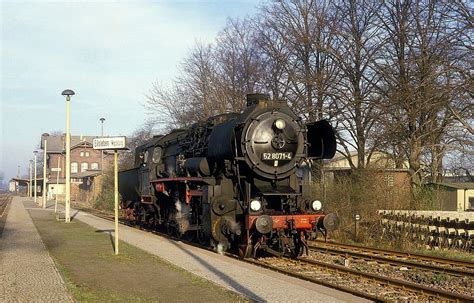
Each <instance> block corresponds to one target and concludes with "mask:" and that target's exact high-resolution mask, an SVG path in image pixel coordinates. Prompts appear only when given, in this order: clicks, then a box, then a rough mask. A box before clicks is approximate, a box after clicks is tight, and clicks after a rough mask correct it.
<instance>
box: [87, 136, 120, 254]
mask: <svg viewBox="0 0 474 303" xmlns="http://www.w3.org/2000/svg"><path fill="white" fill-rule="evenodd" d="M126 141H127V140H126V137H124V136H121V137H106V138H103V137H102V138H95V139H94V140H92V147H93V148H94V149H98V150H101V151H103V150H113V151H114V198H115V199H114V200H115V201H114V209H115V232H114V240H115V242H114V251H115V254H116V255H118V253H119V244H118V243H119V241H118V239H119V235H118V208H119V205H118V194H119V193H118V151H119V150H127V147H126ZM101 169H102V167H101Z"/></svg>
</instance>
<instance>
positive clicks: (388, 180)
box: [385, 174, 394, 187]
mask: <svg viewBox="0 0 474 303" xmlns="http://www.w3.org/2000/svg"><path fill="white" fill-rule="evenodd" d="M385 182H386V184H387V186H388V187H393V185H394V176H393V174H386V175H385Z"/></svg>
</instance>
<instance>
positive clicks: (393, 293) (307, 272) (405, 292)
mask: <svg viewBox="0 0 474 303" xmlns="http://www.w3.org/2000/svg"><path fill="white" fill-rule="evenodd" d="M252 263H255V264H257V265H261V266H264V267H266V268H269V269H272V270H276V271H278V272H281V273H285V274H288V275H292V276H296V277H298V278H300V279H304V280H307V281H311V282H314V283H318V284H322V285H325V286H328V287H332V288H336V289H340V290H342V291H346V292H349V293H352V294H354V295H358V296H361V297H365V298H368V299H371V300H375V301H383V302H385V301H408V302H433V301H443V302H447V301H450V302H473V300H474V297H472V296H469V295H463V294H458V293H454V292H449V291H445V290H442V289H437V288H433V287H428V286H425V285H422V284H418V283H411V282H407V281H404V280H398V279H393V278H389V277H386V276H381V275H376V274H372V273H366V272H361V271H358V270H354V269H350V268H346V267H344V266H340V265H334V264H329V263H326V262H319V261H316V260H309V259H305V258H303V259H301V258H300V259H296V260H293V259H286V258H280V259H278V258H261V259H260V260H259V261H252Z"/></svg>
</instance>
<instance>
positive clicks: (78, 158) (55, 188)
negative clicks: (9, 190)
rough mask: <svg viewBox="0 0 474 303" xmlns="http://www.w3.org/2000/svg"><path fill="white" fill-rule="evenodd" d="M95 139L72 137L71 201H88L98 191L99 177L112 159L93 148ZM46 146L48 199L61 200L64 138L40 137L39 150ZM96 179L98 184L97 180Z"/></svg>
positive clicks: (91, 137) (64, 151) (63, 177)
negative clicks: (57, 196)
mask: <svg viewBox="0 0 474 303" xmlns="http://www.w3.org/2000/svg"><path fill="white" fill-rule="evenodd" d="M94 138H97V137H96V136H73V135H71V200H73V201H74V200H76V201H78V200H80V201H85V202H87V201H91V200H93V199H94V197H95V195H96V194H97V192H98V189H99V188H100V184H99V183H100V177H101V175H102V172H103V171H104V170H107V169H109V168H110V167H111V165H112V164H111V160H112V158H113V157H112V156H111V155H109V154H108V153H107V152H105V151H104V152H103V153H102V152H101V151H100V150H95V149H93V148H92V140H93V139H94ZM45 140H46V141H47V146H46V155H47V156H46V175H47V180H48V181H47V190H46V192H47V195H48V198H53V197H55V195H59V197H63V196H64V195H65V193H66V185H65V179H66V134H62V135H49V134H47V133H44V134H42V135H41V149H42V150H43V151H44V149H45V146H44V142H45ZM96 179H97V180H96Z"/></svg>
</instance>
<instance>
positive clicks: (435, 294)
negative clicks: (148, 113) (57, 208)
mask: <svg viewBox="0 0 474 303" xmlns="http://www.w3.org/2000/svg"><path fill="white" fill-rule="evenodd" d="M76 209H79V210H82V211H86V212H89V213H92V214H93V215H96V216H98V217H101V218H104V219H107V220H111V221H113V216H112V215H110V214H108V213H105V212H99V211H96V210H91V209H86V208H76ZM121 224H125V225H127V226H130V225H129V224H126V223H125V222H123V221H121ZM137 228H138V227H137ZM148 231H149V230H148ZM152 232H153V233H155V234H159V235H163V236H168V235H167V234H165V233H161V232H156V231H152ZM172 238H174V237H172ZM175 239H177V238H175ZM177 240H178V239H177ZM179 240H180V241H183V242H186V243H189V242H188V241H185V240H183V239H179ZM189 244H192V245H195V246H198V247H202V248H205V249H209V250H210V248H208V247H203V246H202V245H199V244H196V243H194V242H191V243H189ZM318 244H319V243H318ZM332 244H334V243H330V245H332ZM319 245H321V244H319ZM330 245H327V246H330ZM336 245H338V244H335V246H336ZM315 247H316V246H314V245H312V246H311V247H310V248H311V249H312V250H317V249H326V252H327V253H329V250H328V249H327V247H326V248H321V247H318V248H315ZM361 249H365V248H361ZM369 250H370V249H369ZM335 252H336V249H333V253H335ZM388 252H389V251H384V253H385V255H387V254H388ZM338 253H344V254H346V255H347V254H348V250H347V248H346V250H345V251H343V252H342V250H340V251H339V252H338ZM359 254H362V253H359ZM400 254H404V253H400ZM227 255H229V256H230V257H233V258H238V257H237V256H235V255H231V254H227ZM365 256H367V257H373V260H374V259H377V262H385V263H388V264H394V263H396V264H397V265H401V263H397V261H394V260H393V259H391V258H388V257H380V256H377V257H374V256H368V255H365ZM365 256H362V255H361V256H360V258H362V257H365ZM353 257H356V255H353ZM427 258H428V257H427ZM435 259H437V258H435ZM365 260H366V259H365ZM442 260H443V261H444V262H448V261H450V260H448V259H442ZM244 261H245V262H248V263H251V264H255V265H258V266H261V267H264V268H267V269H271V270H274V271H277V272H280V273H284V274H286V275H289V276H293V277H296V278H299V279H303V280H307V281H310V282H313V283H317V284H321V285H324V286H328V287H331V288H334V289H338V290H341V291H345V292H348V293H352V294H354V295H357V296H360V297H364V298H368V299H371V300H374V301H380V302H386V301H398V300H405V301H427V302H428V301H443V302H446V301H450V302H473V301H474V297H473V296H471V295H466V294H460V293H456V292H451V291H446V290H443V289H439V288H435V287H429V286H426V285H423V284H419V283H413V282H409V281H405V280H401V279H394V278H391V277H386V276H383V275H378V274H373V273H368V272H363V271H360V270H356V269H351V268H348V267H345V266H341V265H337V264H331V263H328V262H322V261H318V260H314V259H311V258H298V259H289V258H273V257H272V258H259V259H258V260H253V259H245V260H244ZM453 261H454V260H453ZM400 262H403V261H400ZM406 262H408V263H403V265H405V266H408V265H409V264H411V263H414V262H409V261H406ZM460 262H461V261H454V263H456V264H457V265H459V264H460ZM415 264H416V263H415ZM445 264H446V263H445ZM417 265H418V264H417ZM410 266H413V267H414V266H415V265H413V264H412V265H410ZM417 268H420V267H417ZM421 268H423V270H430V268H431V270H432V271H433V272H439V270H440V267H439V266H434V267H430V265H428V264H424V265H421ZM441 269H443V270H444V269H445V268H441ZM455 274H456V275H462V276H465V275H466V274H465V273H464V272H463V271H462V270H461V271H456V273H455ZM472 274H473V273H472V272H467V275H468V276H469V279H472Z"/></svg>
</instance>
